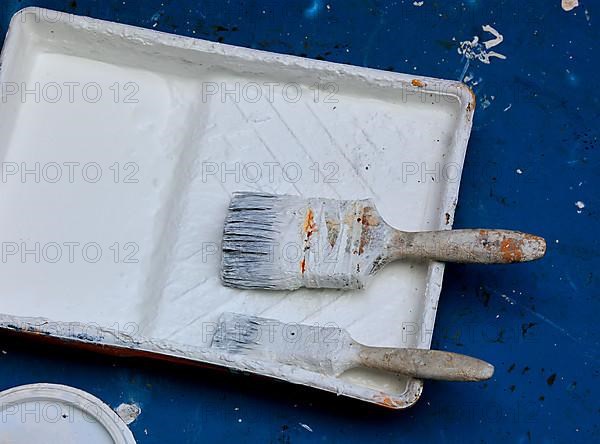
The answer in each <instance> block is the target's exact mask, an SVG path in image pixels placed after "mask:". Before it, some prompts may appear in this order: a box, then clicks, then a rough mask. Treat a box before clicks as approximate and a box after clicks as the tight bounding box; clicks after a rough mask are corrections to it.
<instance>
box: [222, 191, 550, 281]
mask: <svg viewBox="0 0 600 444" xmlns="http://www.w3.org/2000/svg"><path fill="white" fill-rule="evenodd" d="M222 248H223V262H222V280H223V283H224V284H225V285H227V286H230V287H235V288H242V289H259V288H262V289H268V290H295V289H298V288H301V287H307V288H341V289H359V288H363V287H364V285H365V283H366V282H367V280H368V279H369V278H370V277H371V276H372V275H374V274H375V273H376V272H377V271H378V270H379V269H381V267H383V266H384V265H385V264H387V263H389V262H391V261H394V260H399V259H404V260H412V261H414V260H421V261H422V260H432V261H441V262H459V263H477V264H507V263H513V262H526V261H531V260H534V259H538V258H540V257H542V256H543V255H544V254H545V251H546V243H545V241H544V239H542V238H541V237H537V236H533V235H531V234H525V233H521V232H518V231H510V230H492V229H489V230H484V229H469V230H446V231H427V232H406V231H400V230H397V229H395V228H393V227H391V226H390V225H388V224H387V223H386V222H385V221H384V220H383V219H382V218H381V216H380V215H379V214H378V213H377V210H376V208H375V205H374V203H373V202H372V201H371V200H354V201H349V200H334V199H324V198H312V199H306V198H302V197H298V196H289V195H274V194H264V193H252V192H244V193H235V194H234V195H233V198H232V199H231V204H230V206H229V213H228V215H227V218H226V220H225V228H224V233H223V247H222Z"/></svg>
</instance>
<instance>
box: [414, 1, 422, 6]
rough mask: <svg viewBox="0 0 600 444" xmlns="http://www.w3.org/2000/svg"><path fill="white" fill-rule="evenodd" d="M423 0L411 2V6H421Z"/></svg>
mask: <svg viewBox="0 0 600 444" xmlns="http://www.w3.org/2000/svg"><path fill="white" fill-rule="evenodd" d="M424 3H425V2H413V6H423V4H424Z"/></svg>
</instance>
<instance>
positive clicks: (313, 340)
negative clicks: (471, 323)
mask: <svg viewBox="0 0 600 444" xmlns="http://www.w3.org/2000/svg"><path fill="white" fill-rule="evenodd" d="M211 347H215V348H218V349H221V350H224V351H226V352H227V353H230V354H237V355H242V356H245V357H248V358H251V359H254V360H260V361H262V362H269V363H274V364H286V365H293V366H297V367H300V368H303V369H305V370H310V371H314V372H318V373H321V374H325V375H331V376H338V375H340V374H342V373H343V372H344V371H346V370H349V369H352V368H357V367H366V368H372V369H377V370H384V371H389V372H392V373H398V374H402V375H405V376H410V377H414V378H420V379H437V380H442V381H483V380H486V379H489V378H491V377H492V375H493V374H494V367H493V366H492V365H491V364H489V363H487V362H484V361H481V360H479V359H476V358H472V357H469V356H465V355H460V354H457V353H450V352H444V351H438V350H423V349H413V348H381V347H368V346H366V345H362V344H359V343H358V342H356V341H354V340H353V339H352V337H351V336H350V334H349V333H348V332H347V331H346V330H343V329H341V328H336V327H318V326H311V325H302V324H284V323H281V322H279V321H276V320H273V319H265V318H259V317H254V316H245V315H241V314H236V313H224V314H223V315H222V316H221V318H220V319H219V322H218V327H217V330H216V332H215V335H214V336H213V339H212V344H211Z"/></svg>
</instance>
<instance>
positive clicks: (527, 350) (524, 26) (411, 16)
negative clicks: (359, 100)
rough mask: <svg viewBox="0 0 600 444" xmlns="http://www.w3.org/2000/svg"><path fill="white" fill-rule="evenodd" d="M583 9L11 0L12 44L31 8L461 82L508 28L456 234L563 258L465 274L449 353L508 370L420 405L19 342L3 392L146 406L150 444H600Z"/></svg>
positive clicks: (491, 75)
mask: <svg viewBox="0 0 600 444" xmlns="http://www.w3.org/2000/svg"><path fill="white" fill-rule="evenodd" d="M581 3H583V5H582V6H580V7H579V8H577V9H575V10H574V11H572V12H570V13H567V12H564V11H563V10H562V9H561V7H560V0H552V1H548V0H535V1H527V2H524V1H517V0H511V1H492V0H488V1H481V0H480V1H477V0H470V1H465V2H452V1H447V2H440V1H431V0H425V2H424V4H423V6H421V7H416V6H414V5H413V4H412V1H404V2H400V1H397V2H394V1H383V0H381V1H377V0H343V1H342V0H330V1H326V0H322V1H320V0H302V1H300V0H296V1H292V0H287V1H285V2H284V1H273V0H263V1H260V0H254V1H225V0H219V1H217V0H210V1H209V0H205V1H199V0H179V1H175V0H172V1H168V0H163V1H160V0H144V1H141V0H140V1H132V0H125V1H123V0H118V1H117V0H110V1H109V0H104V1H94V0H78V1H65V0H46V1H16V0H2V3H1V4H0V32H1V34H2V35H4V34H5V32H6V28H7V25H8V22H9V19H10V16H11V15H12V14H13V13H14V12H16V11H17V10H18V9H20V8H22V7H24V6H30V5H36V6H44V7H48V8H53V9H57V10H63V11H70V12H74V13H78V14H84V15H90V16H93V17H97V18H102V19H108V20H114V21H119V22H124V23H129V24H134V25H139V26H144V27H148V28H154V29H158V30H161V31H166V32H174V33H178V34H182V35H188V36H195V37H200V38H205V39H209V40H215V41H217V40H218V41H224V42H226V43H231V44H236V45H242V46H248V47H253V48H259V49H265V50H270V51H276V52H284V53H290V54H296V55H303V56H307V57H312V58H323V59H326V60H329V61H335V62H344V63H350V64H355V65H363V66H370V67H375V68H382V69H389V70H395V71H399V72H408V73H413V72H414V73H417V74H422V75H428V76H433V77H441V78H454V79H458V78H459V76H460V74H461V72H462V71H463V69H464V68H465V60H464V59H463V58H462V57H461V56H460V55H459V54H458V53H457V46H458V42H460V41H463V40H468V39H469V40H470V39H471V38H472V37H473V36H474V35H479V36H480V37H482V38H484V39H487V37H488V35H486V34H485V33H484V32H483V31H482V30H481V26H482V25H484V24H491V25H492V26H494V27H495V28H496V29H498V30H499V31H500V32H501V33H502V34H503V35H504V37H505V41H504V42H503V43H502V44H501V45H500V46H498V47H497V48H494V49H496V50H498V52H500V53H502V54H505V55H506V56H507V57H508V58H507V59H506V60H497V59H494V60H492V63H491V64H490V65H484V64H482V63H480V62H477V61H472V62H471V63H470V65H469V67H468V69H467V71H466V72H467V76H468V77H472V79H473V80H471V81H470V83H471V84H472V85H474V83H477V84H476V85H474V89H475V91H476V93H477V95H478V99H479V103H480V106H479V107H478V110H477V111H476V117H475V124H474V128H473V134H472V137H471V142H470V144H469V151H468V155H467V161H466V169H465V171H464V175H463V181H462V191H461V196H460V202H459V206H458V210H457V215H456V223H455V226H456V227H472V226H489V227H507V228H518V229H521V230H524V231H531V232H534V233H538V234H541V235H543V236H545V237H546V238H547V239H548V240H549V249H548V254H547V257H546V258H545V259H544V260H543V261H541V262H537V263H532V264H526V265H515V266H510V267H503V266H492V267H478V266H449V267H448V268H447V272H446V277H445V283H444V289H443V291H442V297H441V301H440V306H439V310H438V320H437V323H436V331H435V334H434V338H433V346H434V347H435V348H439V349H447V350H452V351H458V352H464V353H468V354H471V355H474V356H480V357H482V358H484V359H487V360H488V361H491V362H493V363H494V364H495V365H496V367H497V372H496V375H495V376H494V378H493V379H492V380H491V381H489V382H487V383H484V384H458V383H436V382H430V383H427V384H426V386H425V392H424V394H423V397H422V398H421V401H420V402H419V403H418V405H417V406H416V407H414V408H412V409H410V410H408V411H402V412H393V411H385V410H383V409H380V408H377V407H372V406H368V405H363V404H361V403H358V402H354V401H351V400H347V399H341V398H340V399H338V398H336V397H334V396H331V395H327V394H323V393H320V392H317V391H313V390H307V389H301V388H298V387H294V386H291V385H289V384H283V383H277V382H272V381H263V380H257V379H256V378H250V377H246V376H241V375H230V374H227V373H221V372H215V371H211V370H204V369H181V368H179V367H174V366H168V365H160V364H150V363H147V362H144V363H140V362H137V361H127V360H115V359H112V358H105V357H97V356H95V355H91V354H81V353H76V352H72V351H62V350H60V349H57V348H48V347H47V346H42V345H38V344H33V343H30V342H27V341H25V342H23V341H22V340H16V339H13V338H9V337H4V336H0V347H1V349H2V350H4V351H6V354H0V389H4V388H8V387H11V386H15V385H18V384H25V383H32V382H41V381H45V382H60V383H66V384H70V385H74V386H76V387H80V388H83V389H85V390H88V391H90V392H92V393H94V394H95V395H97V396H99V397H100V398H102V399H104V400H105V401H106V402H108V403H110V404H111V405H112V406H117V405H118V404H119V403H121V402H131V401H135V402H137V403H139V404H140V405H141V407H142V410H143V412H142V415H141V416H140V417H139V418H138V420H137V421H136V422H135V423H133V424H132V426H131V428H132V430H133V432H134V434H135V436H136V438H137V439H138V442H140V443H170V442H173V443H188V442H189V443H192V442H225V441H232V442H233V441H252V442H283V443H289V442H291V443H295V442H361V443H362V442H369V441H374V442H416V441H425V442H432V441H433V442H460V441H463V442H464V441H468V442H523V443H527V442H598V441H599V440H600V436H599V434H600V433H599V425H598V424H599V422H600V421H599V417H600V415H599V413H600V403H599V399H600V390H599V385H600V384H599V382H598V368H599V361H600V359H599V344H598V336H599V335H598V333H599V328H598V325H599V322H598V320H597V316H598V314H599V313H600V303H599V297H598V296H599V288H600V285H599V276H598V268H599V265H600V261H599V260H598V250H599V248H600V242H599V236H598V229H599V228H600V223H599V222H600V218H599V213H598V208H599V207H600V198H599V196H600V193H599V186H600V153H599V148H600V146H599V140H598V139H599V138H600V131H599V129H598V128H599V127H598V122H599V121H600V103H599V100H598V94H597V87H596V86H595V85H594V82H595V81H597V73H598V72H599V71H600V62H599V61H598V57H599V55H600V52H599V48H598V45H599V43H600V35H599V29H600V26H598V23H597V22H598V21H600V5H598V3H597V2H592V1H590V0H588V1H585V0H584V1H581ZM586 11H587V12H586ZM492 96H493V99H492ZM486 98H487V100H485V99H486ZM488 101H489V106H487V107H486V108H484V107H483V106H482V103H485V104H487V102H488ZM507 108H508V109H507ZM517 169H519V170H520V171H522V174H518V173H517V172H516V171H517ZM577 201H581V202H584V203H585V208H583V209H582V210H581V211H580V212H578V208H577V207H576V206H575V202H577ZM503 295H504V296H503ZM240 420H241V421H240ZM300 423H302V424H308V425H309V426H310V427H311V428H312V430H313V432H312V433H311V432H309V431H308V430H306V429H305V428H303V427H302V426H301V425H300ZM0 427H1V424H0Z"/></svg>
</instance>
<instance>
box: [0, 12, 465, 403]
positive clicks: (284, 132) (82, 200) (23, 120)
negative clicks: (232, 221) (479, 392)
mask: <svg viewBox="0 0 600 444" xmlns="http://www.w3.org/2000/svg"><path fill="white" fill-rule="evenodd" d="M0 82H1V85H2V101H1V102H0V138H1V139H2V140H1V147H2V162H3V163H2V166H3V167H2V183H1V184H0V186H1V188H0V212H1V213H2V214H3V217H2V218H0V232H1V233H2V240H3V243H2V261H3V263H2V266H1V267H0V290H1V292H2V298H1V299H0V313H2V315H1V316H0V326H1V327H2V328H3V329H9V330H16V331H18V332H21V333H29V334H43V335H45V336H49V337H51V338H54V339H56V340H61V341H66V342H74V343H77V344H79V345H86V346H94V347H96V346H97V348H98V350H100V349H103V350H106V347H109V348H110V349H111V350H115V351H117V352H127V353H141V354H146V355H151V356H153V357H156V358H168V359H173V358H178V359H184V360H189V361H195V362H199V363H207V364H212V365H216V366H222V367H229V368H233V369H239V370H244V371H247V372H250V373H256V374H261V375H266V376H270V377H273V378H278V379H282V380H286V381H289V382H291V383H294V384H302V385H306V386H310V387H315V388H318V389H322V390H327V391H330V392H335V393H337V394H341V395H345V396H349V397H353V398H357V399H361V400H364V401H368V402H373V403H377V404H381V405H384V406H387V407H390V408H404V407H407V406H410V405H412V404H413V403H414V402H416V401H417V399H418V398H419V396H420V394H421V390H422V382H421V381H419V380H414V379H409V378H404V377H401V376H396V375H392V374H388V373H380V372H377V371H372V370H362V369H354V370H351V371H348V372H346V373H344V374H343V375H341V376H340V377H329V376H323V375H320V374H316V373H312V372H309V371H305V370H302V369H299V368H294V367H290V366H285V365H276V364H273V363H264V362H253V361H249V360H247V359H246V360H241V359H239V358H238V357H236V356H232V355H224V354H223V352H220V351H215V350H213V349H211V348H210V342H211V339H212V333H213V332H214V329H215V326H216V321H217V320H218V318H219V316H220V315H221V314H222V313H223V312H238V313H244V314H251V315H259V316H262V317H266V318H274V319H278V320H280V321H283V322H289V323H294V322H302V323H308V324H314V325H325V324H329V325H330V324H335V325H337V326H340V327H342V328H346V329H347V330H348V331H349V332H350V334H351V335H352V336H353V337H354V338H355V339H356V340H357V341H360V342H362V343H364V344H367V345H372V346H385V347H419V348H429V346H430V342H431V336H432V333H433V327H434V320H435V314H436V308H437V301H438V297H439V295H440V289H441V284H442V275H443V271H444V266H443V264H441V263H435V262H432V263H427V264H411V263H395V264H392V265H390V266H388V267H386V268H385V269H384V270H382V271H381V272H380V273H379V274H378V275H377V277H376V278H375V279H374V280H373V281H372V282H371V283H370V285H369V286H368V288H367V289H365V290H363V291H353V292H341V291H331V290H323V291H321V290H316V291H315V290H313V291H307V290H301V291H297V292H287V293H285V292H284V293H280V292H260V291H258V292H256V291H254V292H250V291H240V290H234V289H229V288H224V287H223V286H222V285H221V283H220V280H219V268H220V254H219V246H220V245H219V244H220V238H221V234H222V228H223V221H224V218H225V215H226V210H227V206H228V203H229V199H230V195H231V193H232V192H234V191H244V190H246V191H248V190H254V191H258V190H261V191H265V192H271V193H290V194H300V195H304V196H307V197H308V196H312V197H314V196H322V197H330V198H341V199H359V198H373V199H374V200H375V203H376V205H377V208H378V209H380V211H381V212H382V215H383V217H384V218H385V219H386V220H387V221H388V222H389V223H390V224H392V225H394V226H396V227H398V228H400V229H403V230H408V231H411V230H436V229H450V228H451V227H452V221H453V215H454V208H455V206H456V200H457V196H458V189H459V182H460V176H461V170H462V166H463V160H464V155H465V150H466V146H467V140H468V138H469V133H470V129H471V121H472V117H473V111H474V106H475V101H474V98H473V96H472V94H471V93H470V91H469V89H468V88H467V87H465V86H464V85H463V84H461V83H457V82H452V81H444V80H437V79H431V78H423V77H415V76H409V75H404V74H396V73H390V72H383V71H377V70H372V69H365V68H359V67H353V66H346V65H339V64H334V63H327V62H322V61H315V60H309V59H303V58H297V57H292V56H287V55H280V54H273V53H269V52H261V51H255V50H251V49H245V48H239V47H234V46H228V45H223V44H217V43H213V42H207V41H202V40H196V39H191V38H185V37H180V36H175V35H169V34H164V33H160V32H155V31H152V30H146V29H140V28H135V27H131V26H126V25H121V24H116V23H109V22H104V21H100V20H95V19H90V18H86V17H77V16H73V15H68V14H64V13H58V12H54V11H49V10H45V9H39V8H28V9H25V10H22V11H21V12H19V13H18V14H17V15H15V17H14V18H13V20H12V22H11V25H10V29H9V33H8V37H7V40H6V42H5V46H4V49H3V53H2V70H1V74H0Z"/></svg>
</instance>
